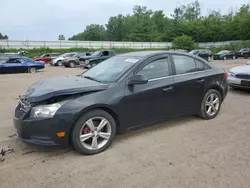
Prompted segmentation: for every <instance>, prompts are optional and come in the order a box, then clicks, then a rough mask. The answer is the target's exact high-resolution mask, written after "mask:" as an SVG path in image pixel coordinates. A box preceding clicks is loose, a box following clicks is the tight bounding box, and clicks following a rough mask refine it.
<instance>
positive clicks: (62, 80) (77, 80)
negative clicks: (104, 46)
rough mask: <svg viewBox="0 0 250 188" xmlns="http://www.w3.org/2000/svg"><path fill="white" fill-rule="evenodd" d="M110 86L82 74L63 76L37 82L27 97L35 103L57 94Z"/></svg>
mask: <svg viewBox="0 0 250 188" xmlns="http://www.w3.org/2000/svg"><path fill="white" fill-rule="evenodd" d="M108 86H109V85H108V84H103V83H99V82H96V81H92V80H89V79H86V78H83V77H80V76H61V77H56V78H52V79H46V80H41V81H39V82H36V83H35V84H33V85H32V86H31V87H30V88H29V89H28V90H27V92H26V94H25V98H26V99H27V100H28V101H29V102H31V103H34V102H40V101H44V100H47V99H50V98H52V97H55V96H62V95H72V94H78V93H85V92H91V91H101V90H105V89H107V88H108Z"/></svg>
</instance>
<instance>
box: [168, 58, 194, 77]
mask: <svg viewBox="0 0 250 188" xmlns="http://www.w3.org/2000/svg"><path fill="white" fill-rule="evenodd" d="M172 57H173V60H174V65H175V71H176V74H185V73H190V72H195V71H196V66H195V61H194V59H193V58H191V57H188V56H184V55H172Z"/></svg>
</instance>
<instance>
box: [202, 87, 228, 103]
mask: <svg viewBox="0 0 250 188" xmlns="http://www.w3.org/2000/svg"><path fill="white" fill-rule="evenodd" d="M211 89H214V90H217V91H218V92H219V93H220V96H221V100H222V101H223V100H224V95H223V89H222V88H221V87H220V86H219V85H216V84H214V85H211V86H210V87H208V88H207V90H206V91H205V94H206V93H207V92H208V91H209V90H211ZM205 94H204V95H205Z"/></svg>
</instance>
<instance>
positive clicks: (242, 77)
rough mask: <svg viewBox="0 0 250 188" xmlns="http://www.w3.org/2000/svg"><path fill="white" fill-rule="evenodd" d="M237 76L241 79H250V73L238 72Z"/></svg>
mask: <svg viewBox="0 0 250 188" xmlns="http://www.w3.org/2000/svg"><path fill="white" fill-rule="evenodd" d="M235 77H236V78H240V79H245V80H250V74H236V75H235Z"/></svg>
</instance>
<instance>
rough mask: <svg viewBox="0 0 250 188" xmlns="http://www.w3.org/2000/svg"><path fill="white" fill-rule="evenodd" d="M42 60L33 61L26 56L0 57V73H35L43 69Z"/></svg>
mask: <svg viewBox="0 0 250 188" xmlns="http://www.w3.org/2000/svg"><path fill="white" fill-rule="evenodd" d="M44 67H45V63H44V62H43V61H34V60H32V59H30V58H28V57H10V58H6V59H0V73H21V72H29V73H35V72H37V70H39V69H44Z"/></svg>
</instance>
